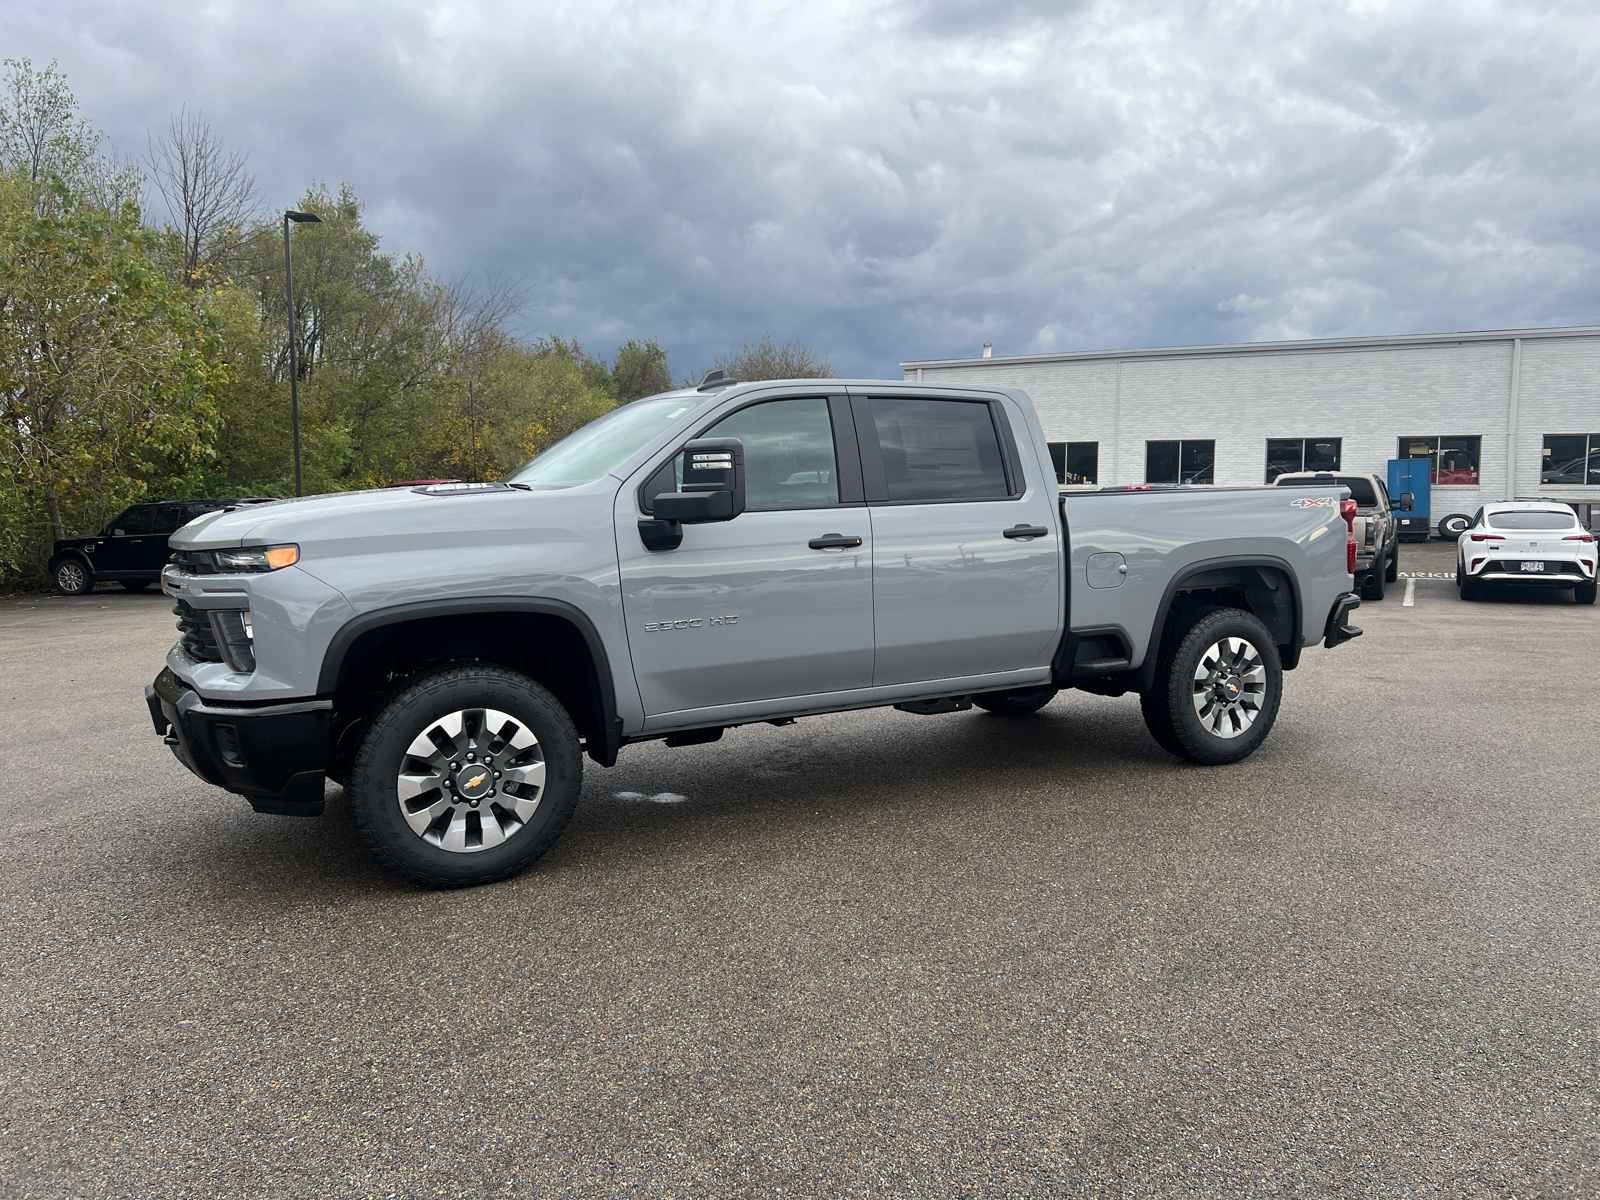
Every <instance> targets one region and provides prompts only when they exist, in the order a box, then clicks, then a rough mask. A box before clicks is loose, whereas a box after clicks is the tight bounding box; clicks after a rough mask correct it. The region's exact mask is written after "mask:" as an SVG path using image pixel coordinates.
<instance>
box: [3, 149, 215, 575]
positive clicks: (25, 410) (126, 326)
mask: <svg viewBox="0 0 1600 1200" xmlns="http://www.w3.org/2000/svg"><path fill="white" fill-rule="evenodd" d="M155 242H156V238H155V235H154V234H152V233H151V232H150V231H149V230H147V229H145V228H144V227H143V226H142V225H141V224H140V221H139V214H138V211H137V209H135V208H134V206H133V205H132V204H131V203H129V204H125V205H124V206H123V207H122V210H121V211H120V212H119V213H118V214H117V215H116V216H115V217H113V216H111V215H110V214H107V213H105V212H100V211H96V210H94V209H92V208H90V207H88V206H87V205H85V204H84V203H83V202H82V201H81V198H80V197H78V196H75V195H74V194H73V193H72V191H71V190H70V188H69V187H68V186H67V185H66V184H65V183H63V182H61V181H60V180H57V181H56V182H55V184H54V185H53V187H52V189H51V191H50V193H49V194H48V196H47V197H46V198H45V203H44V205H43V211H42V212H41V211H40V209H39V205H38V193H37V190H36V189H35V188H34V187H33V181H32V180H30V179H28V178H26V177H24V176H22V175H21V174H20V173H19V174H17V175H14V176H12V177H10V178H8V179H6V180H5V181H4V182H3V183H0V405H3V409H0V436H3V439H4V446H3V460H0V470H3V480H4V484H3V486H4V488H5V492H6V495H5V501H6V503H5V508H6V509H7V517H6V520H5V523H4V524H5V527H6V529H7V531H8V532H7V537H8V539H9V540H8V542H7V544H6V545H5V546H4V547H3V548H0V553H3V565H4V568H5V570H6V571H7V572H8V573H9V574H13V575H16V574H24V575H25V574H27V573H29V572H30V571H36V570H38V569H39V568H40V567H42V565H43V559H44V557H45V556H46V555H47V553H48V550H49V542H50V540H51V539H52V538H59V537H64V536H65V535H66V532H67V530H68V529H69V528H76V529H83V528H97V527H98V526H99V524H100V522H101V521H103V520H104V519H105V517H107V516H109V515H110V514H111V513H112V512H114V511H115V510H116V509H117V508H118V507H119V506H121V505H123V504H125V503H127V502H128V501H130V500H134V499H137V498H139V497H141V496H147V495H150V494H151V493H153V492H169V493H170V492H177V491H194V490H197V489H199V488H201V487H203V486H204V474H205V470H206V467H207V463H208V460H209V459H210V457H211V441H212V439H213V437H214V434H215V422H216V398H215V392H216V390H217V389H218V388H219V387H220V386H222V385H223V384H224V383H225V382H226V379H227V366H226V364H225V363H224V362H223V361H221V355H220V349H221V347H220V342H219V338H218V334H217V323H216V321H215V320H214V319H213V318H212V317H211V316H210V314H209V313H207V312H206V311H205V310H204V309H203V308H201V307H200V306H199V305H198V304H196V303H194V302H193V300H194V298H193V297H191V296H188V295H185V294H183V293H181V292H178V293H174V292H172V291H170V290H169V289H168V287H167V282H166V279H165V277H164V275H163V274H162V272H161V271H160V270H159V269H158V268H157V266H156V264H155V261H154V252H155V248H156V247H155Z"/></svg>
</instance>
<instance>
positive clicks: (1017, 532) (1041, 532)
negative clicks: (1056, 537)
mask: <svg viewBox="0 0 1600 1200" xmlns="http://www.w3.org/2000/svg"><path fill="white" fill-rule="evenodd" d="M1049 532H1050V531H1049V530H1048V529H1046V528H1045V527H1044V526H1043V525H1013V526H1012V527H1011V528H1010V529H1007V530H1006V531H1005V535H1006V537H1008V538H1036V537H1044V536H1045V535H1046V534H1048V533H1049Z"/></svg>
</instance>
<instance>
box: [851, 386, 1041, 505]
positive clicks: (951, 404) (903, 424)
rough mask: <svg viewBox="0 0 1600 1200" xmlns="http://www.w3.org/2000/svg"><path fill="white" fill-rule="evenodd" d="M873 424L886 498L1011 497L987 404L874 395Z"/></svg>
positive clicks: (984, 498) (1003, 460)
mask: <svg viewBox="0 0 1600 1200" xmlns="http://www.w3.org/2000/svg"><path fill="white" fill-rule="evenodd" d="M872 421H873V426H874V429H875V430H876V432H877V435H878V449H879V451H880V452H881V455H882V459H883V474H884V484H885V487H886V488H887V491H888V496H889V499H890V500H900V501H908V500H910V501H915V500H1005V499H1009V498H1010V495H1011V489H1010V487H1009V486H1008V484H1007V482H1006V468H1005V458H1004V456H1003V455H1002V453H1001V450H1000V436H999V434H998V433H997V432H996V430H995V425H994V418H993V417H992V416H991V415H990V412H989V405H988V404H986V403H984V402H982V401H966V400H910V399H905V400H902V399H895V398H892V397H883V396H878V397H874V398H873V401H872Z"/></svg>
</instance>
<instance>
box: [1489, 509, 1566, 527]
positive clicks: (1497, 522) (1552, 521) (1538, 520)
mask: <svg viewBox="0 0 1600 1200" xmlns="http://www.w3.org/2000/svg"><path fill="white" fill-rule="evenodd" d="M1577 523H1578V518H1577V516H1576V515H1574V514H1573V513H1572V512H1570V511H1568V512H1492V513H1490V514H1489V528H1490V529H1533V530H1540V529H1571V528H1573V527H1574V526H1575V525H1577Z"/></svg>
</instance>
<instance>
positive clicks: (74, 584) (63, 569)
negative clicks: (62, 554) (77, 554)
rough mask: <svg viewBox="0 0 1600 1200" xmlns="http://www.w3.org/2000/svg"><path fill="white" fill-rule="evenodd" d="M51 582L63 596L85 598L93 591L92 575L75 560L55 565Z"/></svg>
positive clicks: (67, 560)
mask: <svg viewBox="0 0 1600 1200" xmlns="http://www.w3.org/2000/svg"><path fill="white" fill-rule="evenodd" d="M51 581H52V582H53V583H54V584H55V585H56V591H58V592H60V593H61V594H62V595H63V596H87V595H88V594H89V593H90V592H92V591H94V573H93V572H92V571H90V570H89V568H88V567H86V566H84V565H83V563H81V562H79V561H78V560H77V559H75V558H69V559H65V560H63V561H62V562H59V563H57V564H56V569H55V573H54V574H53V575H52V576H51Z"/></svg>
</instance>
